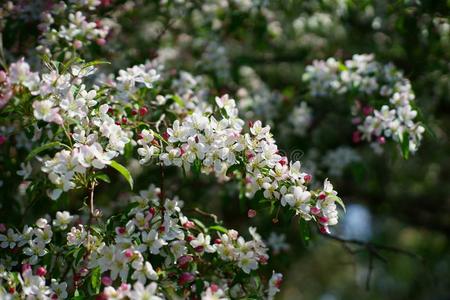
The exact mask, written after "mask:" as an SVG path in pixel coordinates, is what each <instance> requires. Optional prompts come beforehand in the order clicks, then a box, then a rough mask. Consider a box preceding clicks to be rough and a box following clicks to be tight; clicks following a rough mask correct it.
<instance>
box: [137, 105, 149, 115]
mask: <svg viewBox="0 0 450 300" xmlns="http://www.w3.org/2000/svg"><path fill="white" fill-rule="evenodd" d="M147 113H148V108H147V107H146V106H143V107H141V108H139V115H141V117H143V116H145V115H146V114H147Z"/></svg>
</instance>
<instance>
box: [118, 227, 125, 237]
mask: <svg viewBox="0 0 450 300" xmlns="http://www.w3.org/2000/svg"><path fill="white" fill-rule="evenodd" d="M126 232H127V230H126V229H125V227H116V233H117V234H120V235H122V234H125V233H126Z"/></svg>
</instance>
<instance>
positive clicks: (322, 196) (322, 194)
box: [319, 192, 327, 200]
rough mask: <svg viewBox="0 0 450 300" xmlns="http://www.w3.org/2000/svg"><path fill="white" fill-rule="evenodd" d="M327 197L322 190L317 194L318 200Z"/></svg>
mask: <svg viewBox="0 0 450 300" xmlns="http://www.w3.org/2000/svg"><path fill="white" fill-rule="evenodd" d="M326 197H327V194H325V193H324V192H322V193H320V194H319V200H324V199H325V198H326Z"/></svg>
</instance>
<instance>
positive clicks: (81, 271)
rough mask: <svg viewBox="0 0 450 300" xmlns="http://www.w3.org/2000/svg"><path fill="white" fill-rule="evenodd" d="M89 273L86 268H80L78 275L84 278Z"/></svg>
mask: <svg viewBox="0 0 450 300" xmlns="http://www.w3.org/2000/svg"><path fill="white" fill-rule="evenodd" d="M88 273H89V270H88V269H87V268H81V269H80V275H81V276H82V277H85V276H86V275H87V274H88Z"/></svg>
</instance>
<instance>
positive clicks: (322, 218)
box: [319, 217, 328, 224]
mask: <svg viewBox="0 0 450 300" xmlns="http://www.w3.org/2000/svg"><path fill="white" fill-rule="evenodd" d="M319 222H320V223H323V224H325V223H327V222H328V218H327V217H319Z"/></svg>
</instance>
